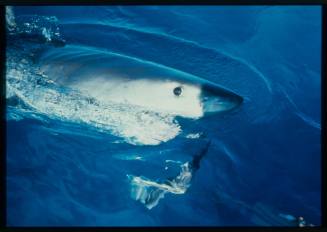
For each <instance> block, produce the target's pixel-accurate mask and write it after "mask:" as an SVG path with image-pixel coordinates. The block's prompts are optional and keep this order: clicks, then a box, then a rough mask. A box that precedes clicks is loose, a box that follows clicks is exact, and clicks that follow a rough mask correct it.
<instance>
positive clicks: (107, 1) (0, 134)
mask: <svg viewBox="0 0 327 232" xmlns="http://www.w3.org/2000/svg"><path fill="white" fill-rule="evenodd" d="M46 5H71V6H74V5H76V6H77V5H231V6H233V5H235V6H239V5H242V6H254V5H257V6H262V5H265V6H266V5H270V6H278V5H304V6H311V5H316V6H321V11H322V17H321V18H322V24H321V25H322V30H321V32H322V33H321V35H322V38H321V42H322V44H321V226H317V227H279V226H273V227H260V226H253V227H247V226H244V227H241V226H238V227H233V226H231V227H219V226H218V227H187V226H186V227H170V226H168V227H124V226H122V227H96V226H95V227H12V226H11V227H7V225H6V221H7V220H6V210H7V209H6V115H5V114H6V94H5V93H6V89H5V78H6V76H5V74H6V70H5V68H6V65H5V60H6V34H5V33H6V29H5V28H6V22H5V6H46ZM326 30H327V1H326V0H284V1H283V0H93V1H92V0H76V1H74V0H67V1H65V0H43V1H41V0H39V1H38V0H0V73H1V74H0V75H1V76H0V88H1V90H0V116H1V121H0V138H1V142H0V149H1V154H0V232H2V231H65V230H68V231H92V232H93V231H130V230H136V231H162V230H184V231H191V230H192V231H194V230H195V231H243V230H244V231H327V224H326V223H327V218H326V216H327V215H326V210H327V205H326V203H327V201H326V200H327V192H326V181H327V179H326V174H327V173H326V169H327V166H326V161H327V160H326V143H327V138H326V78H327V76H326V74H327V70H326V66H327V63H326V62H327V57H326V54H327V51H326V49H327V46H326V43H327V36H326Z"/></svg>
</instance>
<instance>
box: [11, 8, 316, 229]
mask: <svg viewBox="0 0 327 232" xmlns="http://www.w3.org/2000/svg"><path fill="white" fill-rule="evenodd" d="M14 12H15V14H16V16H19V15H29V14H37V15H46V16H56V17H57V18H58V20H59V24H60V29H61V34H62V37H63V38H65V40H66V41H67V44H80V45H85V46H94V47H97V48H101V49H107V50H110V51H115V52H119V53H122V54H126V55H130V56H134V57H138V58H140V59H144V60H150V61H153V62H156V63H160V64H163V65H166V66H169V67H173V68H175V69H178V70H181V71H184V72H188V73H191V74H194V75H197V76H200V77H202V78H206V79H209V80H211V81H214V82H217V83H219V84H221V85H223V86H226V87H228V88H230V89H233V90H234V91H235V92H237V93H239V94H240V95H242V96H243V97H244V98H245V103H244V105H243V106H242V109H241V110H240V111H238V112H237V113H234V114H231V115H225V116H221V115H218V116H214V115H213V116H209V117H207V118H203V119H200V120H197V121H189V120H185V119H178V120H179V122H180V124H181V125H182V129H183V133H184V134H187V133H188V132H190V131H192V130H193V129H194V128H196V130H198V131H203V132H205V134H206V136H207V137H208V138H210V139H211V140H212V144H211V146H210V148H209V151H208V154H207V155H206V156H205V158H203V160H202V161H201V167H200V169H199V171H198V172H197V173H196V174H195V175H194V179H193V180H192V185H191V187H190V188H189V189H188V191H187V192H186V193H185V194H184V195H172V194H167V195H166V196H165V198H164V199H162V200H161V201H160V203H159V204H158V206H156V207H155V208H153V209H152V210H148V209H146V208H145V207H144V206H143V205H142V204H140V203H139V202H136V201H134V200H132V199H131V198H130V196H129V191H130V190H129V183H128V180H127V178H126V174H131V173H133V174H134V175H144V176H147V177H149V178H155V177H158V176H160V175H163V173H164V172H163V171H162V170H163V165H162V162H163V161H164V160H166V159H169V158H172V159H174V160H185V159H188V158H185V157H188V154H190V153H192V154H193V153H194V151H195V150H196V149H198V148H199V147H201V146H202V144H201V142H200V141H196V140H191V141H190V140H187V139H185V138H182V137H177V138H176V139H174V140H172V141H169V142H167V143H163V144H161V145H159V146H157V147H151V146H150V147H148V146H137V147H135V146H132V145H128V144H120V145H119V146H118V145H117V146H116V147H114V146H113V145H112V144H110V143H109V142H108V141H110V140H112V139H113V138H112V136H111V135H108V134H105V133H100V132H97V131H94V130H93V129H92V128H89V127H88V126H86V125H78V124H77V125H76V124H73V123H65V122H62V121H56V120H50V119H49V120H46V121H42V120H37V119H35V118H34V119H29V118H28V117H26V118H25V117H24V113H22V112H20V114H21V115H22V117H23V119H22V120H18V121H15V120H13V119H11V120H9V119H8V122H7V123H8V124H7V150H8V151H7V203H8V209H7V218H8V224H9V225H101V226H111V225H145V226H153V225H158V226H165V225H215V226H230V225H231V226H234V225H281V224H282V223H283V220H282V219H281V218H280V217H279V216H278V214H279V213H283V214H290V215H294V216H295V217H298V216H303V217H304V218H305V219H306V221H308V222H310V223H313V224H316V225H319V224H320V190H321V186H320V182H321V181H320V172H321V169H320V167H321V163H320V161H321V153H320V145H321V141H320V134H321V128H320V120H321V119H320V113H321V112H320V104H321V99H320V97H321V96H320V94H321V92H320V87H321V82H320V65H321V63H320V62H321V61H320V52H321V9H320V7H316V6H315V7H311V6H298V7H297V6H279V7H277V6H275V7H254V6H253V7H235V6H233V7H228V6H210V7H200V6H196V7H195V6H194V7H191V6H169V7H168V6H167V7H154V6H153V7H141V6H124V7H114V6H105V7H69V6H65V7H54V6H52V7H15V8H14ZM13 110H15V109H12V108H10V109H8V112H9V113H10V112H11V111H13ZM52 128H56V129H57V128H60V130H61V131H63V132H73V133H70V134H68V133H62V134H60V133H59V135H58V133H52V132H51V131H52V130H51V129H52ZM86 131H89V132H86ZM125 149H127V150H129V151H130V150H132V151H133V149H135V150H137V151H138V152H140V153H143V154H150V155H149V157H151V158H148V161H146V162H139V161H136V160H134V161H133V160H130V161H122V160H117V159H114V158H112V156H111V154H114V153H115V152H119V151H121V150H124V151H126V150H125ZM165 149H170V150H171V152H170V153H169V154H167V155H166V156H154V155H152V156H151V154H156V153H158V152H159V151H161V150H165Z"/></svg>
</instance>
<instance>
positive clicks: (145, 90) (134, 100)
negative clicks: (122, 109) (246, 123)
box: [80, 78, 243, 118]
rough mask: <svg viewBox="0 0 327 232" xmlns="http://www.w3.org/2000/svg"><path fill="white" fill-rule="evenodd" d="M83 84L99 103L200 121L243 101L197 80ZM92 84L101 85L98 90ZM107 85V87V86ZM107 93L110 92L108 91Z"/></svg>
mask: <svg viewBox="0 0 327 232" xmlns="http://www.w3.org/2000/svg"><path fill="white" fill-rule="evenodd" d="M111 80H112V81H111V82H110V84H109V83H108V82H105V81H103V80H92V81H91V82H85V83H84V84H83V86H80V88H81V89H86V90H87V89H90V88H91V89H94V88H96V90H97V91H96V92H94V93H95V94H96V95H97V96H95V97H96V98H98V99H101V100H103V101H107V100H110V101H114V102H118V103H127V104H132V105H138V106H142V107H144V108H147V109H149V110H152V111H158V112H165V113H169V114H173V115H176V116H181V117H186V118H200V117H203V116H205V115H208V114H213V113H218V112H226V111H231V110H233V109H235V108H237V107H238V106H239V105H240V104H241V103H242V101H243V98H242V97H240V96H239V95H237V94H235V93H233V92H231V91H229V90H227V89H224V88H222V87H220V86H218V85H216V84H214V83H212V82H208V81H204V80H202V79H201V81H199V79H198V80H197V81H184V80H180V79H165V78H160V79H156V78H142V79H133V80H121V79H117V80H115V81H114V78H111ZM92 83H103V84H102V85H101V86H99V85H98V84H96V86H92ZM108 85H110V86H108ZM109 89H110V91H109Z"/></svg>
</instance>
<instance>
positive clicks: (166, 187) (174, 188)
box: [127, 162, 192, 209]
mask: <svg viewBox="0 0 327 232" xmlns="http://www.w3.org/2000/svg"><path fill="white" fill-rule="evenodd" d="M127 177H128V178H129V179H130V182H131V197H132V198H133V199H134V200H136V201H140V202H141V203H142V204H144V205H145V207H147V208H148V209H152V208H153V207H155V206H156V205H158V203H159V200H160V199H162V198H164V196H165V194H166V193H172V194H184V193H185V192H186V191H187V189H188V188H189V187H190V183H191V179H192V171H191V169H190V166H189V163H188V162H186V163H184V164H182V165H181V171H180V173H179V175H178V176H176V177H175V178H174V179H173V180H166V181H165V182H164V183H158V182H156V181H153V180H149V179H147V178H145V177H140V176H133V175H127Z"/></svg>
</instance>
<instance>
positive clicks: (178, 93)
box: [174, 86, 182, 96]
mask: <svg viewBox="0 0 327 232" xmlns="http://www.w3.org/2000/svg"><path fill="white" fill-rule="evenodd" d="M174 94H175V96H180V95H181V94H182V87H180V86H178V87H176V88H175V89H174Z"/></svg>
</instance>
